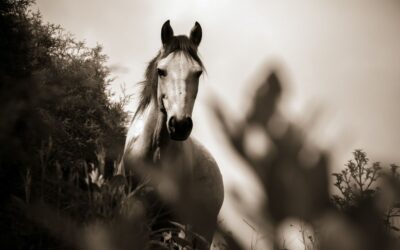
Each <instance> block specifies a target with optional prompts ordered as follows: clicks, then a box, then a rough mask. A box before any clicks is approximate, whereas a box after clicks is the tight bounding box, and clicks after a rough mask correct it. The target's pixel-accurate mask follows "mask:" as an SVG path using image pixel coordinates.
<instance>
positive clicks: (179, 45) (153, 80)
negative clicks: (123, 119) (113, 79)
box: [133, 35, 204, 120]
mask: <svg viewBox="0 0 400 250" xmlns="http://www.w3.org/2000/svg"><path fill="white" fill-rule="evenodd" d="M178 51H180V52H183V53H184V54H185V55H186V56H188V58H191V59H193V60H195V61H196V62H197V63H198V64H199V65H200V66H201V68H202V69H204V65H203V63H202V61H201V59H200V57H199V55H198V54H197V46H196V45H195V44H194V43H193V42H192V41H190V39H189V38H188V37H187V36H183V35H181V36H174V37H173V38H172V39H171V41H170V42H169V43H168V44H166V45H164V49H163V50H161V51H160V52H158V54H157V56H156V57H154V58H153V59H152V60H151V61H150V62H149V64H148V66H147V69H146V73H145V80H144V81H142V82H140V83H139V84H140V85H142V89H141V90H140V96H139V103H138V108H137V110H136V112H135V114H134V116H133V120H134V119H135V118H136V116H137V115H138V114H141V113H142V112H143V111H144V110H145V109H146V108H147V106H148V105H149V104H150V102H151V99H152V98H156V96H154V95H156V93H157V82H158V74H157V62H158V61H159V60H160V59H163V58H165V57H167V56H168V55H169V54H171V53H173V52H178Z"/></svg>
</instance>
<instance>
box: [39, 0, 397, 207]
mask: <svg viewBox="0 0 400 250" xmlns="http://www.w3.org/2000/svg"><path fill="white" fill-rule="evenodd" d="M37 6H38V8H39V10H40V11H41V12H42V14H43V17H44V19H45V20H46V21H50V22H52V23H56V24H60V25H61V26H62V27H64V28H65V29H66V30H67V31H69V32H71V33H72V34H74V35H75V36H76V38H77V39H80V40H85V41H86V42H87V43H88V44H89V45H95V44H96V43H99V44H102V45H103V47H104V52H105V53H106V54H107V55H108V56H109V65H110V66H111V68H112V70H113V74H114V76H116V77H117V78H116V80H115V81H114V83H113V85H112V89H113V90H114V91H115V92H117V93H119V89H120V85H121V84H122V83H125V84H126V87H127V88H128V90H129V91H130V92H134V91H135V88H134V85H135V83H137V82H139V81H141V80H142V79H143V73H144V70H145V67H146V63H147V62H148V61H149V60H150V59H152V57H154V56H155V54H156V52H157V50H158V49H159V48H160V46H161V41H160V29H161V26H162V24H163V23H164V21H166V20H167V19H170V20H171V25H172V27H173V29H174V31H175V34H182V33H183V34H188V33H189V31H190V29H191V28H192V26H193V25H194V22H195V21H198V22H199V23H200V24H201V25H202V28H203V40H202V43H201V45H200V48H199V51H200V54H201V57H202V59H203V61H204V64H205V66H206V68H207V76H206V77H205V78H204V79H203V80H202V83H201V86H200V96H199V100H198V101H197V103H196V107H195V113H194V121H195V125H194V126H195V131H194V133H195V136H196V135H197V137H198V138H199V139H200V140H201V141H202V142H203V143H204V144H205V145H206V147H208V148H209V149H210V151H211V152H212V153H213V154H214V156H215V157H216V159H217V161H218V162H219V164H220V167H221V170H222V172H223V175H224V181H225V183H226V186H227V187H228V188H229V187H230V186H241V185H246V187H248V189H249V190H252V189H257V185H255V184H252V181H248V180H249V179H250V180H251V177H249V178H245V177H243V176H251V174H250V173H247V172H246V170H245V167H243V164H244V163H242V162H241V161H240V159H236V158H235V156H234V155H233V154H232V152H231V150H230V149H229V148H227V147H226V146H223V145H224V144H223V143H222V144H221V143H220V141H221V140H222V139H221V138H220V135H218V133H216V132H215V131H216V130H215V129H214V128H213V125H215V124H214V123H213V121H212V120H210V119H209V115H208V114H207V100H208V98H210V96H216V97H218V98H219V99H220V100H222V101H223V102H225V103H226V104H227V107H228V108H230V109H231V110H233V111H240V112H243V110H244V109H245V108H244V107H245V106H246V103H248V102H249V101H250V100H249V93H251V90H252V89H253V88H254V84H257V83H258V82H254V81H253V80H252V79H260V77H261V75H262V72H264V70H265V67H266V65H268V63H269V62H271V61H275V60H277V61H279V62H282V65H283V67H284V68H283V71H284V72H286V73H287V74H286V78H287V79H288V81H289V82H286V85H287V86H286V87H287V88H288V92H287V93H286V97H285V99H284V103H283V105H282V109H283V110H284V111H285V114H286V116H287V118H288V119H290V120H292V121H294V122H297V123H299V124H304V123H307V121H310V120H311V119H312V118H313V114H315V113H318V114H319V116H318V117H317V119H316V122H312V124H311V126H310V127H308V130H309V131H310V138H311V140H313V141H314V142H315V143H316V144H317V145H320V146H321V147H324V148H329V149H331V151H332V152H333V153H334V155H333V162H334V167H335V168H336V169H337V168H340V167H341V166H343V164H344V163H345V162H346V161H347V160H348V159H350V157H351V152H352V151H353V150H354V149H355V148H362V149H365V150H366V151H367V153H368V154H369V157H370V158H371V159H372V160H375V161H383V162H396V163H400V154H399V153H400V151H399V148H400V132H399V128H400V108H399V107H400V42H399V41H400V1H398V0H379V1H376V0H353V1H351V0H336V1H321V0H303V1H290V0H276V1H268V0H259V1H249V0H247V1H246V0H243V1H234V0H231V1H229V0H219V1H215V0H202V1H201V0H173V1H155V0H143V1H137V0H136V1H134V0H126V1H108V0H88V1H80V0H59V1H54V0H37ZM286 78H285V79H286ZM130 109H134V105H132V106H131V107H130ZM240 112H236V113H235V112H233V114H236V115H238V116H240V115H241V114H240ZM196 124H197V126H196ZM232 163H233V164H232ZM252 185H253V186H252ZM247 199H249V202H252V201H253V202H255V200H257V197H249V198H247ZM228 203H229V202H228ZM226 210H228V209H225V210H224V211H226ZM226 213H230V211H226Z"/></svg>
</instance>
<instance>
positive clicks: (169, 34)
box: [161, 20, 174, 45]
mask: <svg viewBox="0 0 400 250" xmlns="http://www.w3.org/2000/svg"><path fill="white" fill-rule="evenodd" d="M173 37H174V31H173V30H172V28H171V25H170V24H169V20H167V21H166V22H165V23H164V24H163V26H162V28H161V41H162V43H163V45H166V44H168V43H169V42H170V41H171V39H172V38H173Z"/></svg>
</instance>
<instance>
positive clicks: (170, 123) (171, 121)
mask: <svg viewBox="0 0 400 250" xmlns="http://www.w3.org/2000/svg"><path fill="white" fill-rule="evenodd" d="M168 126H169V129H170V130H171V132H172V133H174V132H175V128H176V118H175V116H172V117H171V118H170V119H169V121H168Z"/></svg>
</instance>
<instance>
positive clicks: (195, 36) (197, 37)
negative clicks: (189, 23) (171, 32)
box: [190, 22, 203, 46]
mask: <svg viewBox="0 0 400 250" xmlns="http://www.w3.org/2000/svg"><path fill="white" fill-rule="evenodd" d="M202 34H203V31H202V29H201V26H200V24H199V23H198V22H196V23H195V24H194V27H193V28H192V30H191V31H190V41H192V42H193V43H194V44H195V45H196V46H199V44H200V42H201V36H202Z"/></svg>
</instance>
